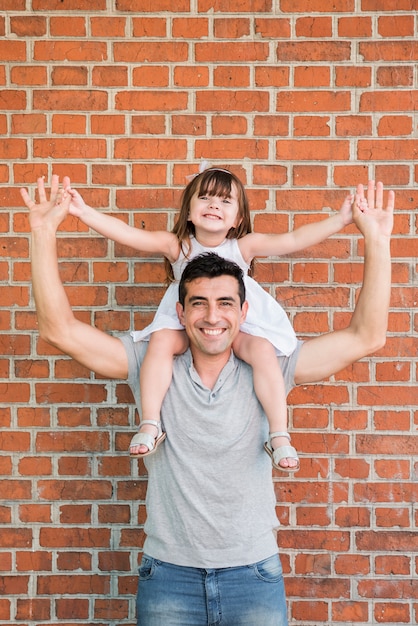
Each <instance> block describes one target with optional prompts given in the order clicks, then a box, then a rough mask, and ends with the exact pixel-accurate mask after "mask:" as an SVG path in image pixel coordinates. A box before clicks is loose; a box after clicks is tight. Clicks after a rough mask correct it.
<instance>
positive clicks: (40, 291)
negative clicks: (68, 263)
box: [31, 228, 74, 347]
mask: <svg viewBox="0 0 418 626" xmlns="http://www.w3.org/2000/svg"><path fill="white" fill-rule="evenodd" d="M31 246H32V249H31V258H32V284H33V294H34V298H35V305H36V311H37V315H38V324H39V332H40V335H41V337H42V338H43V339H45V340H46V341H48V342H49V343H52V344H54V345H57V346H58V347H59V345H58V343H59V339H60V337H61V338H63V334H64V333H65V329H66V328H67V326H68V323H69V322H71V321H72V320H73V318H74V316H73V313H72V310H71V307H70V305H69V302H68V298H67V295H66V293H65V291H64V287H63V284H62V281H61V278H60V275H59V268H58V258H57V241H56V236H55V232H54V231H53V230H52V229H48V228H37V229H35V230H33V231H32V237H31Z"/></svg>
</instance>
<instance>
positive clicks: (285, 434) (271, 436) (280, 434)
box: [269, 431, 290, 441]
mask: <svg viewBox="0 0 418 626" xmlns="http://www.w3.org/2000/svg"><path fill="white" fill-rule="evenodd" d="M275 437H286V439H289V441H290V435H289V433H288V432H287V431H277V432H275V433H269V440H270V441H271V440H272V439H274V438H275Z"/></svg>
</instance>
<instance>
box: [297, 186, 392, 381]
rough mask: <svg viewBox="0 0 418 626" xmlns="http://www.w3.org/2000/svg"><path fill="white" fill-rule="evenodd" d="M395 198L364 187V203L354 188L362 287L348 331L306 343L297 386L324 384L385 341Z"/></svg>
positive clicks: (354, 212) (298, 368) (359, 188)
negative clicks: (360, 237) (361, 249)
mask: <svg viewBox="0 0 418 626" xmlns="http://www.w3.org/2000/svg"><path fill="white" fill-rule="evenodd" d="M394 202H395V194H394V192H393V191H389V192H388V199H387V205H386V208H384V207H383V185H382V183H377V185H376V189H375V184H374V181H369V184H368V188H367V197H365V195H364V189H363V186H362V185H359V186H358V188H357V194H356V198H355V201H354V206H353V219H354V222H355V224H356V226H357V227H358V229H359V230H360V232H361V233H362V235H363V237H364V248H365V249H364V276H363V286H362V288H361V291H360V295H359V298H358V301H357V304H356V307H355V310H354V313H353V316H352V318H351V322H350V325H349V326H348V328H345V329H343V330H338V331H334V332H331V333H328V334H326V335H321V336H319V337H315V338H313V339H310V340H307V341H306V342H305V343H304V344H303V346H302V348H301V351H300V355H299V358H298V361H297V364H296V370H295V382H296V383H297V384H302V383H311V382H317V381H320V380H324V379H326V378H328V377H329V376H331V375H332V374H335V373H336V372H339V371H340V370H342V369H344V368H345V367H347V366H348V365H350V364H351V363H354V362H355V361H358V360H359V359H361V358H363V357H365V356H367V355H368V354H371V353H373V352H375V351H376V350H379V349H380V348H381V347H382V346H384V344H385V341H386V332H387V324H388V311H389V301H390V291H391V258H390V236H391V233H392V228H393V210H394Z"/></svg>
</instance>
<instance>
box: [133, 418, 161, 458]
mask: <svg viewBox="0 0 418 626" xmlns="http://www.w3.org/2000/svg"><path fill="white" fill-rule="evenodd" d="M144 424H151V426H155V428H156V429H157V435H156V436H155V437H153V436H152V435H150V434H149V433H141V427H142V426H143V425H144ZM166 436H167V435H166V433H163V431H162V429H161V423H160V422H157V421H156V420H143V421H142V422H141V424H140V426H139V432H138V433H136V435H134V436H133V437H132V439H131V443H130V444H129V449H131V448H132V447H133V446H147V448H148V451H147V452H139V453H136V454H132V452H130V453H129V454H130V456H132V457H134V458H135V457H143V456H148V455H149V454H154V452H156V451H157V448H158V446H159V445H160V443H162V442H163V441H164V439H165V438H166Z"/></svg>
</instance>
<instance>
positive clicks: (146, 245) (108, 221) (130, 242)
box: [63, 176, 179, 262]
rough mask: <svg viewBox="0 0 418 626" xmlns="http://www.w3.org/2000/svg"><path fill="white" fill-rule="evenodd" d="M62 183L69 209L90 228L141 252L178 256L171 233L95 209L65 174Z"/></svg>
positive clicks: (176, 244) (175, 257) (172, 259)
mask: <svg viewBox="0 0 418 626" xmlns="http://www.w3.org/2000/svg"><path fill="white" fill-rule="evenodd" d="M63 186H64V190H65V192H66V193H67V194H68V195H69V196H70V198H71V204H70V208H69V213H70V214H71V215H74V216H75V217H78V218H79V219H80V220H81V221H82V222H83V223H84V224H86V226H88V227H89V228H92V229H93V230H95V231H96V232H98V233H99V234H100V235H103V236H104V237H107V238H108V239H111V240H112V241H116V242H117V243H120V244H123V245H125V246H130V247H131V248H134V249H135V250H138V251H140V252H151V253H155V254H162V255H164V256H165V257H167V259H168V260H169V261H171V262H173V261H175V260H176V259H177V257H178V255H179V244H178V240H177V237H176V236H175V235H174V234H173V233H170V232H168V231H164V230H156V231H149V230H141V229H139V228H134V227H133V226H129V225H128V224H126V223H125V222H123V221H122V220H120V219H118V218H117V217H113V216H112V215H107V214H106V213H102V212H100V211H97V210H96V209H93V208H92V207H90V206H89V205H88V204H86V203H85V202H84V200H83V198H82V196H81V195H80V194H79V192H78V191H76V190H75V189H73V188H72V187H71V183H70V179H69V178H68V177H67V176H65V177H64V180H63Z"/></svg>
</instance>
